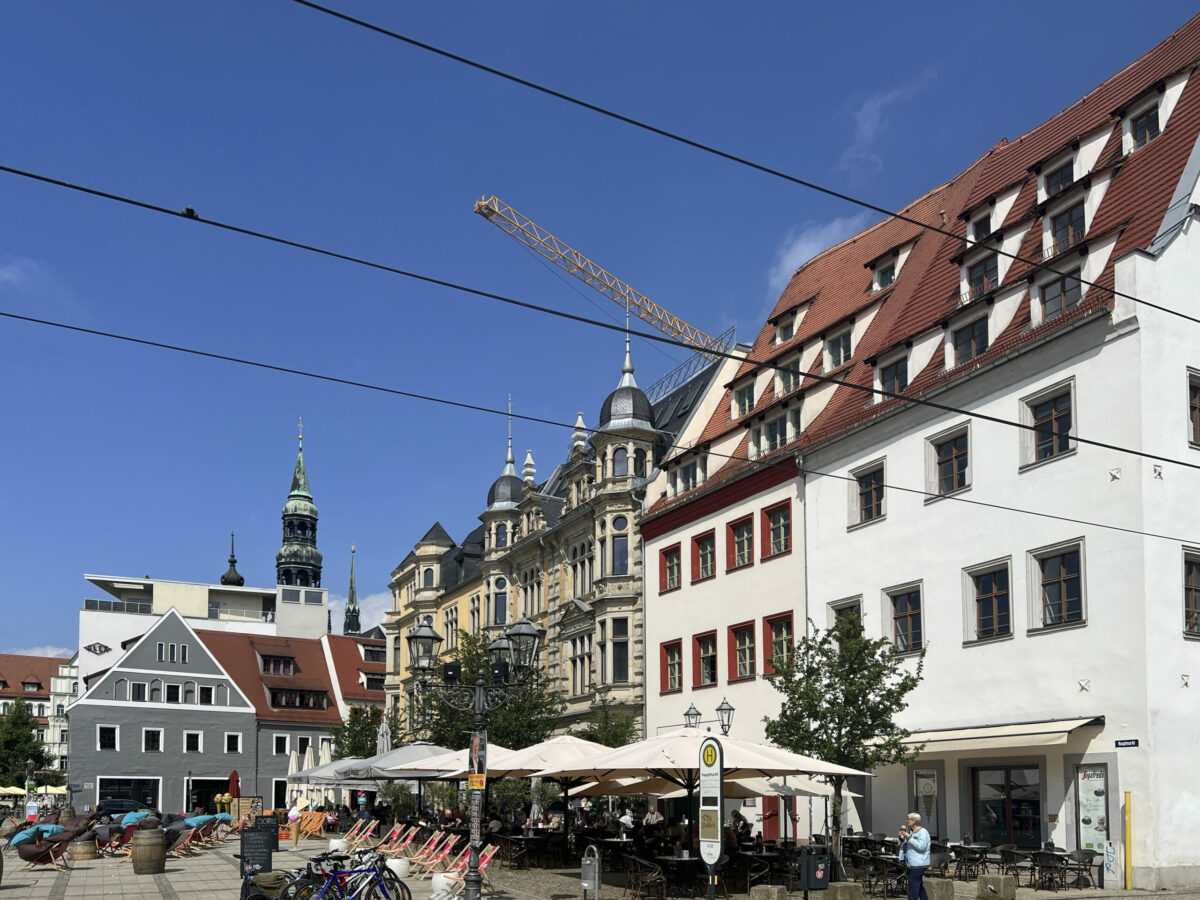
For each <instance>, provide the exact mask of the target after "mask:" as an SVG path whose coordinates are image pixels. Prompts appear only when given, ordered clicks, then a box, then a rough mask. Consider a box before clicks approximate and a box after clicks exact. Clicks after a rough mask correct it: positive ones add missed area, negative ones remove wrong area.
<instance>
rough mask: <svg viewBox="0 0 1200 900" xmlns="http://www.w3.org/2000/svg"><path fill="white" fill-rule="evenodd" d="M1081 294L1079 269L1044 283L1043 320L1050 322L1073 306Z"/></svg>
mask: <svg viewBox="0 0 1200 900" xmlns="http://www.w3.org/2000/svg"><path fill="white" fill-rule="evenodd" d="M1081 296H1082V290H1081V286H1080V283H1079V270H1078V269H1076V270H1075V271H1074V272H1069V273H1067V274H1066V275H1064V276H1063V277H1062V278H1056V279H1054V281H1051V282H1049V283H1048V284H1044V285H1042V320H1043V321H1046V322H1048V321H1050V320H1051V319H1053V318H1055V317H1056V316H1059V315H1061V314H1062V313H1064V312H1066V311H1067V310H1068V309H1071V308H1073V307H1074V306H1076V305H1077V304H1078V303H1079V299H1080V297H1081Z"/></svg>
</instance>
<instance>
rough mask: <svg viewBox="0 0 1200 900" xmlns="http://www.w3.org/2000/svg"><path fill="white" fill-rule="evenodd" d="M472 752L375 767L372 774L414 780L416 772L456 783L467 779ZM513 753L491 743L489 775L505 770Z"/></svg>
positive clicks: (464, 750) (488, 761) (463, 751)
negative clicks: (498, 770)
mask: <svg viewBox="0 0 1200 900" xmlns="http://www.w3.org/2000/svg"><path fill="white" fill-rule="evenodd" d="M470 752H471V751H470V750H469V749H467V748H464V749H462V750H452V751H451V752H449V753H443V754H442V755H441V756H429V757H426V758H424V759H416V760H413V761H411V762H407V763H401V764H400V765H394V766H386V765H385V766H375V767H373V768H372V772H373V773H374V775H375V777H377V778H413V777H417V776H415V775H414V774H413V773H415V772H427V773H430V774H429V775H426V776H425V777H426V778H429V779H431V780H432V779H434V778H440V779H442V780H445V781H456V780H460V779H462V778H466V777H467V776H466V771H467V767H468V765H469V760H468V759H467V757H468V756H469V755H470ZM512 752H513V751H512V750H509V749H508V748H507V747H501V746H500V745H499V744H491V743H489V744H488V746H487V765H488V774H489V775H492V774H494V773H495V772H496V770H497V769H501V768H503V767H504V765H505V761H506V760H507V758H508V755H509V754H510V753H512Z"/></svg>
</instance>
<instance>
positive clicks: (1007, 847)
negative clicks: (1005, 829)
mask: <svg viewBox="0 0 1200 900" xmlns="http://www.w3.org/2000/svg"><path fill="white" fill-rule="evenodd" d="M999 849H1000V874H1002V875H1012V876H1014V877H1015V878H1016V879H1017V884H1020V883H1021V876H1022V875H1026V876H1028V877H1027V881H1028V883H1029V885H1030V886H1031V887H1032V885H1033V875H1034V870H1035V869H1036V866H1034V864H1033V857H1032V856H1031V855H1030V854H1028V853H1026V852H1024V851H1021V850H1018V849H1017V845H1016V844H1003V845H1002V846H1001V847H1000V848H999Z"/></svg>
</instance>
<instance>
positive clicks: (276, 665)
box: [262, 656, 295, 675]
mask: <svg viewBox="0 0 1200 900" xmlns="http://www.w3.org/2000/svg"><path fill="white" fill-rule="evenodd" d="M294 663H295V661H294V660H293V659H292V658H291V657H290V656H264V657H263V658H262V670H263V674H264V675H291V674H292V673H293V670H294V668H295V665H294Z"/></svg>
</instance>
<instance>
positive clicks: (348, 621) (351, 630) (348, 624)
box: [342, 544, 361, 634]
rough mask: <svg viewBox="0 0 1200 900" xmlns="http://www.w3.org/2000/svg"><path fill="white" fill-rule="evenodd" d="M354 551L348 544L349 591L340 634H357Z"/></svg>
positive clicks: (356, 588) (356, 590)
mask: <svg viewBox="0 0 1200 900" xmlns="http://www.w3.org/2000/svg"><path fill="white" fill-rule="evenodd" d="M354 552H355V547H354V545H353V544H351V545H350V593H348V594H347V595H346V617H345V618H344V619H343V620H342V634H358V633H359V631H360V630H361V629H360V627H359V623H358V587H357V586H356V585H355V583H354Z"/></svg>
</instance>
